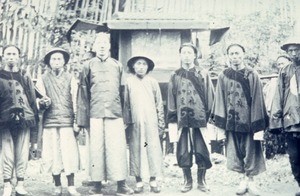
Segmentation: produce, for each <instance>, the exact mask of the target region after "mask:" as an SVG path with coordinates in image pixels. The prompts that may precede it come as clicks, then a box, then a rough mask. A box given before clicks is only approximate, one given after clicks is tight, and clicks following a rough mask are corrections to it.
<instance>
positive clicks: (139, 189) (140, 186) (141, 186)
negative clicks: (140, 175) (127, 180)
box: [134, 182, 144, 193]
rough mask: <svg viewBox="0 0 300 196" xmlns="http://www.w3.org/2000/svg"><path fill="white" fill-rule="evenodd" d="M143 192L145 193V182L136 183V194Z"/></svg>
mask: <svg viewBox="0 0 300 196" xmlns="http://www.w3.org/2000/svg"><path fill="white" fill-rule="evenodd" d="M143 191H144V183H143V182H138V183H136V185H135V188H134V193H142V192H143Z"/></svg>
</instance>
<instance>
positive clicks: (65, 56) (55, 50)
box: [44, 49, 70, 66]
mask: <svg viewBox="0 0 300 196" xmlns="http://www.w3.org/2000/svg"><path fill="white" fill-rule="evenodd" d="M54 53H61V54H62V55H63V56H64V59H65V64H67V63H68V62H69V60H70V54H69V53H68V52H67V51H65V50H62V49H54V50H51V51H50V52H48V53H47V54H46V55H45V57H44V63H45V64H46V65H49V66H50V57H51V55H52V54H54Z"/></svg>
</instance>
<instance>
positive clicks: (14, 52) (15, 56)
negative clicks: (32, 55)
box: [2, 46, 20, 68]
mask: <svg viewBox="0 0 300 196" xmlns="http://www.w3.org/2000/svg"><path fill="white" fill-rule="evenodd" d="M2 61H3V64H4V65H8V66H9V67H10V68H13V67H15V66H17V65H18V63H19V61H20V54H19V51H18V49H17V48H16V47H14V46H10V47H8V48H6V49H5V50H4V52H3V57H2Z"/></svg>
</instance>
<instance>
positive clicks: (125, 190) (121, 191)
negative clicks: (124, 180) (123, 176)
mask: <svg viewBox="0 0 300 196" xmlns="http://www.w3.org/2000/svg"><path fill="white" fill-rule="evenodd" d="M133 193H134V191H133V190H132V189H131V188H130V187H129V186H128V185H127V184H124V185H123V186H121V187H118V190H117V194H116V195H132V194H133Z"/></svg>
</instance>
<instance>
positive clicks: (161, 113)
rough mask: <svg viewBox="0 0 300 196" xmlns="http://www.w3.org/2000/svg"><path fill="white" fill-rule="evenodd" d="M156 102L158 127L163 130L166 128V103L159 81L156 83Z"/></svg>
mask: <svg viewBox="0 0 300 196" xmlns="http://www.w3.org/2000/svg"><path fill="white" fill-rule="evenodd" d="M155 104H156V111H157V117H158V128H159V130H160V131H163V130H164V128H165V120H164V119H165V117H164V105H163V99H162V96H161V92H160V88H159V85H158V83H157V82H156V83H155Z"/></svg>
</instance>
